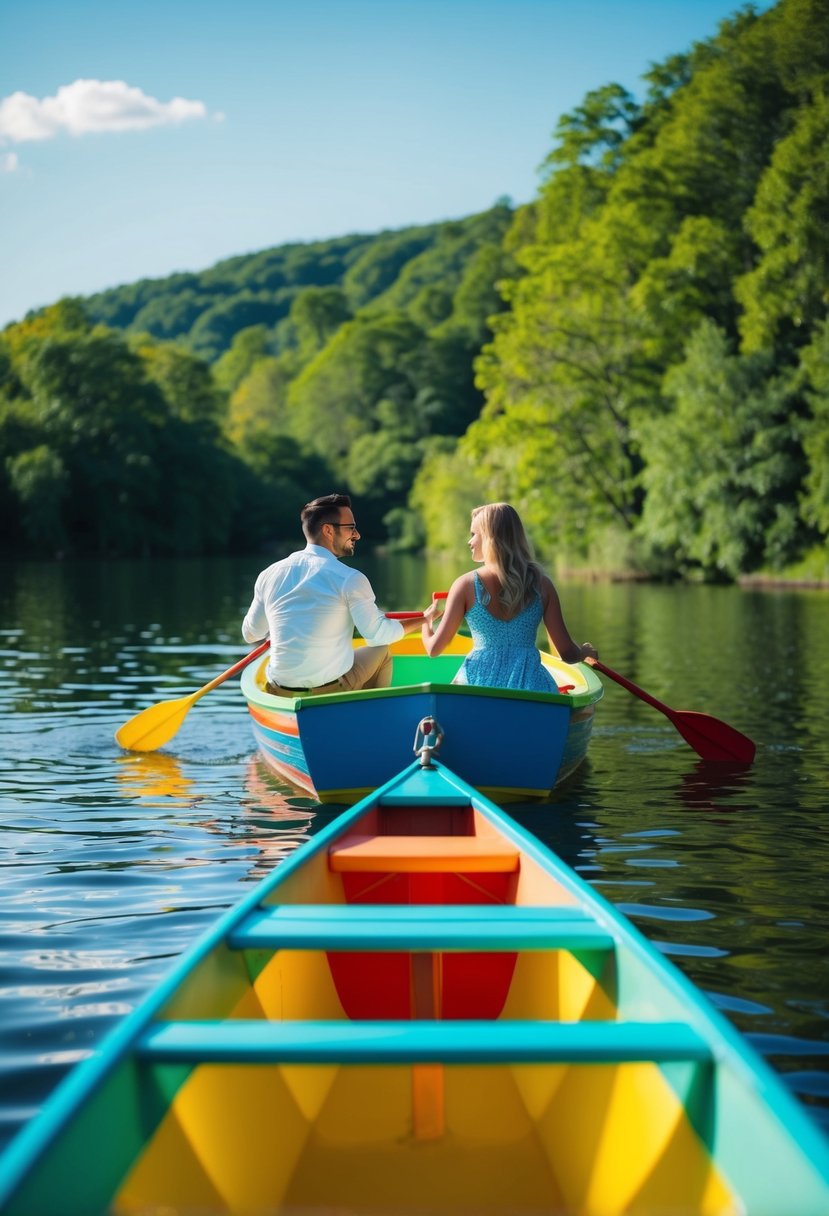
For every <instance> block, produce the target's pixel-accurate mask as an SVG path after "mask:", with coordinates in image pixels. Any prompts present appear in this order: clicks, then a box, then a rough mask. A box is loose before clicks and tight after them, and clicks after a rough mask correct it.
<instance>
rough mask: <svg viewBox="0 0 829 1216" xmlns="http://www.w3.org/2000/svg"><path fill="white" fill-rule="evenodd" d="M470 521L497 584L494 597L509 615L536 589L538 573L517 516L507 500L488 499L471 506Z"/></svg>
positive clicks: (539, 570) (530, 547) (524, 602)
mask: <svg viewBox="0 0 829 1216" xmlns="http://www.w3.org/2000/svg"><path fill="white" fill-rule="evenodd" d="M472 522H473V523H474V525H475V526H476V528H477V529H478V531H479V533H480V536H481V550H482V552H483V558H484V561H485V562H486V564H487V565H488V566H490V567H491V568H492V569H493V570H494V571H495V573H496V575H497V576H498V581H499V582H500V584H501V592H500V595H499V596H498V599H499V601H500V603H501V604H502V605H503V606H504V608H505V609H506V611H507V614H508V615H509V616H513V615H514V614H515V613H516V612H519V611H520V610H521V609H522V608H524V607H525V606H526V604H528V603H529V601H530V599H531V598H532V595H533V593H534V592H536V591H540V580H541V575H542V570H541V567H540V566H539V564H538V562H537V561H536V560H535V554H534V553H533V547H532V545H531V543H530V539H529V537H528V536H527V533H526V532H525V531H524V525H523V523H522V522H521V516H520V515H519V514H518V512H517V511H516V510H515V507H511V506H510V505H509V503H508V502H490V503H487V504H486V505H485V506H482V507H474V508H473V510H472Z"/></svg>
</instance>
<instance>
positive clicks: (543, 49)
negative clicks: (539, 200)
mask: <svg viewBox="0 0 829 1216" xmlns="http://www.w3.org/2000/svg"><path fill="white" fill-rule="evenodd" d="M770 2H771V0H759V2H758V3H756V4H755V7H756V8H758V9H760V10H761V11H763V10H765V9H767V8H768V7H770ZM738 7H739V4H738V3H737V0H290V2H289V0H236V2H235V3H230V2H228V0H222V2H221V3H220V2H214V0H199V2H198V3H196V2H195V0H131V2H130V3H117V2H115V0H106V2H104V0H71V2H70V0H0V326H2V325H4V324H5V323H7V322H8V321H10V320H16V319H19V318H20V317H22V316H23V315H25V313H26V311H27V310H28V309H30V308H35V307H38V306H40V305H42V304H48V303H51V302H53V301H54V300H56V299H58V298H59V297H60V296H62V295H74V294H78V295H83V294H87V293H90V292H93V291H98V290H101V289H102V288H105V287H111V286H115V285H117V284H119V283H128V282H132V281H134V280H136V279H139V278H143V277H156V276H160V275H166V274H170V273H172V272H173V271H176V270H200V269H204V268H205V267H207V266H210V265H212V264H213V263H214V262H216V261H218V260H219V259H221V258H224V257H229V256H232V255H234V254H238V253H246V252H250V251H253V250H257V249H263V248H266V247H268V246H271V245H279V244H283V243H285V242H288V241H306V240H313V239H315V238H324V237H332V236H340V235H342V234H344V233H349V232H376V231H379V230H380V229H382V228H398V227H402V226H404V225H406V224H411V223H427V222H431V221H434V220H442V219H447V218H450V217H458V216H463V215H469V214H472V213H473V212H475V211H481V210H484V209H485V208H487V207H489V206H491V205H492V203H494V201H495V200H496V199H497V198H498V197H500V196H502V195H508V196H510V197H511V198H512V199H513V200H514V201H515V202H516V203H522V202H526V201H528V200H529V199H531V198H532V197H533V196H534V195H535V193H536V190H537V187H538V180H539V179H538V166H539V165H540V163H541V162H542V161H543V159H544V158H545V156H546V155H547V153H548V152H549V150H550V148H551V146H552V133H553V131H554V129H555V126H556V123H557V121H558V118H559V116H560V115H561V114H562V113H565V112H566V111H568V110H570V109H572V108H573V107H574V106H576V105H578V103H579V102H580V101H581V100H582V98H583V97H584V94H585V93H586V92H587V91H588V90H590V89H593V88H598V87H600V86H601V85H603V84H606V83H608V82H609V81H617V82H619V83H620V84H622V85H624V86H625V87H626V88H628V89H630V90H631V91H632V92H634V93H638V92H641V82H640V77H641V74H642V72H643V71H645V70H646V69H647V67H648V65H649V64H650V63H653V62H658V61H659V60H661V59H663V58H665V57H666V56H667V55H669V54H671V53H673V52H675V51H681V50H684V49H686V48H687V47H688V46H689V45H690V44H691V43H692V42H693V41H696V40H699V39H703V38H706V37H709V36H710V35H712V34H713V33H715V31H716V28H717V26H718V24H719V22H720V21H721V20H722V19H723V18H725V17H727V16H729V15H730V14H731V13H733V12H734V11H735V10H736V9H737V8H738Z"/></svg>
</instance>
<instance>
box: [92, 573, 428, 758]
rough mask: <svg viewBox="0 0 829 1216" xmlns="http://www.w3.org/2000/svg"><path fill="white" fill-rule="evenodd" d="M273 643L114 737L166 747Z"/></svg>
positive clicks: (141, 748)
mask: <svg viewBox="0 0 829 1216" xmlns="http://www.w3.org/2000/svg"><path fill="white" fill-rule="evenodd" d="M446 595H447V593H446V592H445V591H435V592H434V593H433V595H432V598H433V599H436V600H440V599H446ZM386 616H388V617H391V618H392V619H393V620H412V619H413V618H415V617H422V616H423V613H422V612H387V613H386ZM270 644H271V643H270V639H266V640H265V641H264V642H260V643H259V645H258V646H257V647H256V648H255V649H254V650H252V651H251V652H250V654H247V655H245V657H244V658H243V659H240V660H239V662H238V663H234V664H233V666H232V667H228V669H227V671H224V672H222V674H221V675H220V676H216V678H215V680H211V681H210V683H209V684H205V686H204V688H200V689H199V690H198V692H191V693H190V695H189V696H187V697H176V699H175V700H173V701H160V702H159V703H158V705H149V706H148V707H147V708H146V709H142V710H141V712H140V713H137V714H136V715H135V717H134V718H130V720H129V722H125V723H124V725H123V726H119V728H118V730H117V731H116V732H115V738H116V739H117V741H118V742H119V743H120V744H121V746H122V747H123V748H125V749H126V750H127V751H131V752H154V751H156V750H157V749H158V748H159V747H163V746H164V744H165V743H169V742H170V740H171V739H172V737H173V735H174V734H175V733H176V732H177V731H178V729H179V727H180V726H181V724H182V722H183V721H184V719H185V718H186V717H187V715H188V713H189V712H190V710H191V709H192V708H193V706H194V705H195V704H196V702H197V701H198V700H199V699H200V698H201V697H203V696H204V695H205V693H208V692H210V691H211V690H212V689H214V688H218V686H219V685H220V684H224V682H225V680H229V679H231V677H232V676H235V675H236V674H237V673H238V672H240V671H242V669H243V668H245V667H247V665H248V663H252V662H253V660H254V659H258V658H259V656H260V654H264V653H265V651H266V650H267V649H268V647H269V646H270Z"/></svg>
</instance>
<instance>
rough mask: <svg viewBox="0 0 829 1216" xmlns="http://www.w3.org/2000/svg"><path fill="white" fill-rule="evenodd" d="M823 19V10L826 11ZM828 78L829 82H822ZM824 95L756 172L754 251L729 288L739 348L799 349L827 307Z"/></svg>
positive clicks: (828, 163)
mask: <svg viewBox="0 0 829 1216" xmlns="http://www.w3.org/2000/svg"><path fill="white" fill-rule="evenodd" d="M827 17H829V14H827ZM827 83H829V79H827ZM827 217H829V96H821V97H818V98H817V99H816V100H815V102H814V103H813V104H810V105H808V106H804V107H803V108H802V110H801V111H800V112H799V114H798V115H797V121H796V125H795V127H794V129H793V130H792V132H791V133H790V134H789V135H787V136H786V138H784V139H781V140H780V142H779V143H778V145H777V147H776V148H775V150H774V154H773V156H772V159H771V162H770V164H769V166H768V168H767V169H766V171H765V173H764V174H763V177H762V179H761V180H760V184H759V186H758V189H757V194H756V196H755V200H754V204H753V206H752V207H751V208H750V209H749V210H748V211H747V213H746V216H745V225H746V228H747V230H748V232H749V234H750V236H751V237H752V239H753V240H754V242H755V243H756V245H757V247H758V249H759V250H760V256H759V259H758V261H757V265H756V266H755V267H754V269H753V270H751V271H749V272H748V274H745V275H744V276H743V277H742V278H741V279H740V280H739V281H738V282H737V283H736V285H735V295H736V297H737V299H738V300H739V301H740V303H741V304H742V305H743V308H744V310H745V311H744V314H743V316H742V318H741V320H740V330H741V333H742V335H743V347H744V349H745V350H746V351H754V350H763V349H766V348H769V347H772V346H774V345H775V343H778V344H782V347H783V349H784V351H785V348H786V346H787V345H789V346H794V347H797V346H800V345H802V344H803V343H804V342H806V341H807V340H808V337H809V334H810V332H811V328H812V326H813V325H814V324H815V323H816V322H817V321H819V320H820V319H822V318H823V316H824V315H825V313H826V309H827V306H828V305H829V219H828V218H827Z"/></svg>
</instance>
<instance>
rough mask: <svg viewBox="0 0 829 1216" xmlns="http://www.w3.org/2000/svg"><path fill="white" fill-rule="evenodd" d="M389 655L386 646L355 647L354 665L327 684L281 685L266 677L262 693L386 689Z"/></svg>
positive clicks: (285, 694)
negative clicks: (311, 685) (264, 691)
mask: <svg viewBox="0 0 829 1216" xmlns="http://www.w3.org/2000/svg"><path fill="white" fill-rule="evenodd" d="M391 671H392V657H391V652H390V651H389V648H388V646H358V647H357V649H356V650H355V651H354V664H353V666H352V667H351V669H350V671H346V672H344V674H343V675H341V676H340V677H339V678H338V679H336V680H331V682H330V683H328V684H320V685H318V687H317V688H303V689H296V688H282V687H281V686H280V685H279V684H273V683H272V682H271V681H270V680H269V681H268V683H267V684H266V685H265V690H266V692H270V693H273V694H274V695H275V696H277V697H296V696H302V695H304V696H311V697H314V696H318V695H320V694H321V693H326V692H354V691H355V690H356V689H358V688H386V687H388V685H389V684H391Z"/></svg>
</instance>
